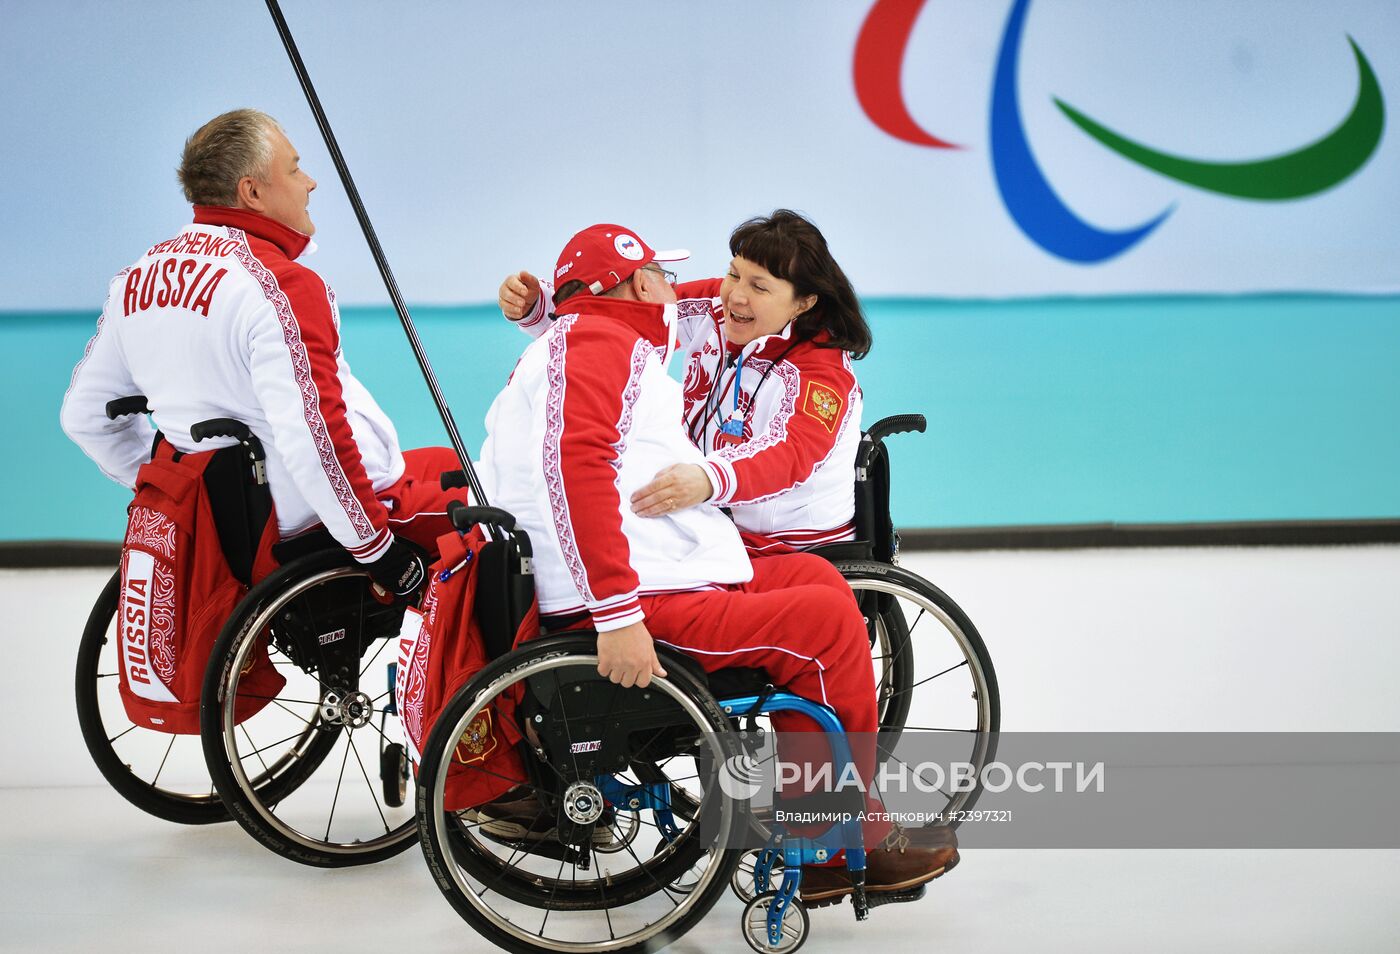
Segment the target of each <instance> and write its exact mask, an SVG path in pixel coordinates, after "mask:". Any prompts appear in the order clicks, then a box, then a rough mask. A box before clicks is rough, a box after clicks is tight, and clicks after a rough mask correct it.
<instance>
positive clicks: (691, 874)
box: [651, 838, 710, 894]
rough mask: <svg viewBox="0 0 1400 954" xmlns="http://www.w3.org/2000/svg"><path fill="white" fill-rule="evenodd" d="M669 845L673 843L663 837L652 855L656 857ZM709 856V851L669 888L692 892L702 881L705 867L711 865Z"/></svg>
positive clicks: (679, 892) (676, 890)
mask: <svg viewBox="0 0 1400 954" xmlns="http://www.w3.org/2000/svg"><path fill="white" fill-rule="evenodd" d="M669 847H671V843H670V842H669V841H667V840H666V839H665V838H663V839H661V841H660V842H658V843H657V845H656V850H655V851H653V852H652V853H651V854H652V857H653V858H655V857H656V856H657V855H659V854H661V853H662V852H663V851H665V850H666V849H667V848H669ZM709 858H710V853H709V852H708V851H707V852H705V853H704V854H703V855H701V856H700V858H699V860H697V861H696V862H695V864H694V866H692V867H691V869H690V870H689V871H687V872H685V873H684V874H682V875H681V876H680V877H679V878H677V879H676V880H675V881H672V882H671V884H670V885H669V886H668V887H669V889H670V890H671V891H674V892H676V893H677V894H690V892H692V891H694V890H695V887H696V885H698V884H699V883H700V879H701V878H702V877H703V876H704V874H705V869H706V868H708V867H709V866H710V862H709Z"/></svg>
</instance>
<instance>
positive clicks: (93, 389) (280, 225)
mask: <svg viewBox="0 0 1400 954" xmlns="http://www.w3.org/2000/svg"><path fill="white" fill-rule="evenodd" d="M179 178H180V182H181V184H182V185H183V186H184V192H185V197H186V198H187V199H188V200H189V201H190V202H191V203H193V205H194V221H193V222H192V223H191V224H190V225H187V226H185V227H184V228H183V229H181V230H180V231H179V232H178V233H177V234H176V235H175V236H174V237H172V238H168V239H165V240H164V241H160V242H157V243H155V244H154V245H152V246H150V248H148V249H147V250H146V251H145V253H144V254H142V255H141V257H140V258H138V259H137V260H136V261H135V262H134V263H133V264H132V265H130V266H128V267H127V268H124V269H122V270H121V272H119V273H118V274H117V276H116V277H115V278H114V279H113V280H112V283H111V285H110V287H109V289H108V294H107V303H106V306H105V307H104V308H103V310H102V316H101V317H100V318H99V319H98V323H97V333H96V334H95V335H94V336H93V338H92V340H91V341H90V342H89V343H88V347H87V351H86V353H85V354H84V356H83V358H82V360H81V361H80V362H79V363H78V366H77V368H76V369H75V370H74V372H73V381H72V385H71V386H70V387H69V389H68V394H67V395H66V397H65V398H64V402H63V412H62V423H63V429H64V430H65V431H66V432H67V434H68V436H69V437H71V438H72V439H73V440H74V441H75V442H76V443H77V444H78V445H79V446H80V447H82V449H83V451H84V452H85V453H87V455H88V456H89V457H91V458H92V459H93V460H94V461H95V462H96V463H97V465H98V467H100V468H101V469H102V471H103V473H105V474H106V475H107V476H108V477H110V478H111V479H113V480H115V481H117V482H118V483H120V484H123V485H125V486H127V487H132V486H133V485H134V483H135V479H136V471H137V469H138V468H139V467H140V466H141V465H142V464H143V463H145V462H146V461H147V460H148V459H149V458H150V455H151V448H152V438H153V435H154V428H153V427H152V425H151V424H150V423H149V422H148V421H147V420H146V419H145V418H144V417H141V416H139V415H137V416H132V417H128V418H125V419H120V420H118V421H109V420H108V419H107V417H106V414H105V407H106V404H107V402H108V401H110V400H112V399H114V398H120V397H126V396H129V395H134V394H142V395H145V396H146V398H147V403H148V404H149V406H150V408H151V409H152V413H153V417H154V418H155V422H156V425H157V426H158V427H159V429H160V431H161V433H162V434H163V435H164V436H165V439H166V440H167V441H168V442H169V443H170V444H171V446H172V447H173V448H174V450H176V451H179V452H182V453H190V452H193V451H196V450H206V449H208V448H209V447H210V446H217V445H218V444H219V443H225V444H226V443H229V441H230V439H227V438H225V439H223V440H222V441H219V440H210V441H206V442H202V443H201V444H199V445H196V444H195V442H194V441H193V439H192V438H191V436H190V428H191V427H192V425H194V424H195V423H197V422H199V421H204V420H208V419H211V418H234V419H236V420H239V421H242V422H243V423H245V424H246V425H248V427H249V428H250V429H251V430H252V432H253V434H254V435H255V436H257V437H258V438H259V439H260V440H261V441H262V443H263V445H264V447H265V448H266V450H267V479H268V484H269V486H270V488H271V491H272V498H273V504H274V507H275V508H276V514H277V526H278V531H279V533H280V535H281V536H282V537H284V538H286V537H289V536H294V535H297V534H300V533H302V532H304V531H307V530H309V529H311V528H313V527H315V526H316V525H318V524H321V525H324V526H325V528H326V529H327V530H329V531H330V533H331V534H332V535H333V536H334V537H335V539H336V540H337V541H339V543H340V544H341V545H343V546H344V547H345V548H346V549H347V550H348V551H350V553H351V554H352V555H353V556H354V557H355V559H356V560H358V561H359V562H361V563H362V564H364V565H365V566H366V567H367V569H368V570H369V572H370V575H371V576H372V577H373V578H374V579H375V581H376V582H377V583H379V585H380V586H382V587H384V588H385V589H387V590H390V591H392V592H394V593H396V594H399V595H406V594H407V593H410V592H412V591H413V590H414V589H416V588H417V587H418V585H419V584H420V583H421V582H422V580H423V578H424V574H425V568H424V565H423V560H422V558H421V557H420V556H419V555H418V553H417V551H416V550H415V549H414V548H413V547H411V546H408V545H406V544H405V543H404V542H403V540H401V539H400V537H402V538H406V539H408V540H411V541H413V542H415V543H417V544H419V545H420V546H422V547H423V548H424V549H426V550H429V551H431V550H432V549H433V541H434V540H436V538H437V536H439V535H440V534H442V533H444V532H446V531H447V530H448V529H450V527H449V525H448V524H447V522H446V517H445V515H444V513H443V512H444V510H445V509H446V508H445V505H446V503H447V501H446V499H444V492H443V491H442V490H441V488H440V487H439V485H438V475H439V474H440V473H441V472H442V471H443V470H446V469H451V468H454V467H456V466H457V461H456V457H455V456H454V455H453V453H452V452H451V451H450V450H448V449H445V448H423V449H420V450H413V451H409V452H407V454H405V453H402V452H401V451H400V449H399V443H398V436H397V434H396V433H395V431H394V426H393V424H392V423H391V422H390V421H389V419H388V417H387V416H386V415H385V414H384V412H383V411H382V410H381V409H380V407H379V405H378V404H376V403H375V401H374V398H373V397H371V396H370V393H369V391H368V390H366V388H365V387H364V385H362V384H361V383H360V382H359V381H358V380H357V379H356V378H355V376H354V375H353V374H352V373H351V371H350V365H349V364H348V363H347V361H346V359H345V355H344V354H343V353H342V351H341V344H340V314H339V311H338V310H337V308H336V302H335V293H334V292H333V291H332V290H331V288H330V286H329V285H328V284H326V282H325V281H323V280H322V279H321V277H320V276H319V275H317V274H316V273H315V272H313V271H312V270H311V269H309V268H307V267H306V266H304V265H302V264H301V263H300V262H299V261H298V259H299V258H300V257H301V256H302V255H303V254H304V253H306V252H308V251H310V250H311V249H313V248H314V246H313V245H312V242H311V235H312V234H313V233H314V232H315V230H316V227H315V225H314V224H312V221H311V216H310V214H309V213H308V209H307V206H308V203H309V201H310V197H311V193H312V192H313V191H314V190H315V188H316V180H314V179H312V178H311V176H309V175H308V174H307V173H306V172H305V171H304V170H303V169H302V168H301V165H300V158H299V157H298V155H297V151H296V149H294V148H293V146H292V144H291V142H290V141H288V139H287V136H286V134H285V133H284V132H283V130H282V127H281V126H280V125H278V123H277V121H276V120H274V119H273V118H272V117H271V116H268V115H267V114H265V113H261V112H258V111H257V110H253V109H239V110H234V111H232V112H228V113H224V114H223V115H221V116H217V117H215V118H214V119H212V120H210V121H209V122H208V123H205V124H204V125H203V126H202V127H200V129H199V130H198V131H196V132H195V134H194V135H193V136H191V137H190V138H189V140H188V141H186V143H185V150H184V155H183V157H182V159H181V162H180V167H179ZM461 493H462V492H461V491H457V492H456V494H457V495H458V496H460V495H461Z"/></svg>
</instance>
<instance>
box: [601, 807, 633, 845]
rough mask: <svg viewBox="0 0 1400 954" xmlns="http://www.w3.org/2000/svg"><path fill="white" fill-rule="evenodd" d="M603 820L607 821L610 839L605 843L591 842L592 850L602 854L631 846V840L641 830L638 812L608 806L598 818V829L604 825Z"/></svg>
mask: <svg viewBox="0 0 1400 954" xmlns="http://www.w3.org/2000/svg"><path fill="white" fill-rule="evenodd" d="M604 822H608V823H609V824H608V825H607V831H608V832H609V834H611V835H612V840H611V841H609V842H608V843H607V844H606V845H600V844H598V843H597V842H594V844H593V850H594V851H595V852H597V853H598V854H602V855H611V854H615V853H617V852H619V851H622V850H623V849H624V848H627V847H629V846H631V844H632V842H634V841H636V840H637V833H638V832H640V831H641V830H642V817H641V813H640V812H634V811H616V810H615V809H612V808H609V809H608V810H607V811H605V812H604V813H603V817H602V818H600V819H599V820H598V827H599V829H600V830H601V829H602V828H603V827H604V825H603V823H604Z"/></svg>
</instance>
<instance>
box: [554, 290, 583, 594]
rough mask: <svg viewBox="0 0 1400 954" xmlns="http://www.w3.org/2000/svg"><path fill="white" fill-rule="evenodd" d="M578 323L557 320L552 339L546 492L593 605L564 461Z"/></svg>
mask: <svg viewBox="0 0 1400 954" xmlns="http://www.w3.org/2000/svg"><path fill="white" fill-rule="evenodd" d="M576 321H578V315H577V314H573V315H564V316H562V317H560V318H559V319H557V322H556V324H557V327H556V328H555V331H554V334H553V335H552V336H551V337H550V339H549V363H548V365H547V370H546V377H547V379H548V382H549V391H548V394H547V396H546V397H545V412H544V413H545V420H546V421H547V422H548V423H546V425H545V432H544V446H543V448H542V451H543V461H542V463H543V465H544V484H545V490H546V491H547V492H548V494H549V508H550V512H551V515H552V516H553V518H554V530H555V533H556V534H557V535H558V537H559V550H560V554H561V555H562V556H563V558H564V565H565V566H566V567H568V568H569V575H570V576H571V577H572V578H573V581H574V588H575V589H577V590H578V593H579V596H581V597H583V598H584V599H585V600H587V601H588V602H590V603H591V602H593V592H592V591H591V590H590V589H589V588H588V572H587V570H586V569H585V568H584V565H583V558H582V557H581V556H579V552H578V541H576V540H575V539H574V525H573V520H572V519H571V517H570V515H569V499H568V497H567V496H566V495H565V493H564V472H563V464H562V461H561V459H560V453H559V441H560V439H561V438H562V437H563V436H564V358H565V352H566V351H567V350H568V347H569V344H568V338H569V329H570V328H572V327H573V326H574V323H575V322H576Z"/></svg>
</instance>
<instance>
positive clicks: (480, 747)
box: [453, 709, 496, 765]
mask: <svg viewBox="0 0 1400 954" xmlns="http://www.w3.org/2000/svg"><path fill="white" fill-rule="evenodd" d="M494 751H496V733H495V732H493V731H491V710H490V709H486V710H483V711H482V712H481V713H480V714H479V715H478V716H477V717H476V718H475V719H473V720H472V721H471V724H469V725H468V726H467V731H465V732H463V733H462V738H461V739H460V740H459V741H458V742H457V751H456V752H455V753H453V754H454V755H456V757H457V761H458V762H461V763H462V764H463V765H471V764H472V763H473V762H480V761H482V760H483V759H485V758H486V756H488V755H490V754H491V753H492V752H494Z"/></svg>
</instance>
